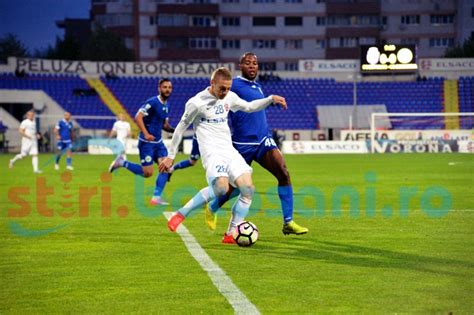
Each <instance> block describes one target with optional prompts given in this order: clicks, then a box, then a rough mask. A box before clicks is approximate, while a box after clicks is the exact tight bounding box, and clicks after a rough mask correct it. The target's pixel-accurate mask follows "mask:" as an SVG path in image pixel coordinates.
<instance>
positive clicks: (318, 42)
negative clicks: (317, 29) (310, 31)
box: [316, 39, 326, 49]
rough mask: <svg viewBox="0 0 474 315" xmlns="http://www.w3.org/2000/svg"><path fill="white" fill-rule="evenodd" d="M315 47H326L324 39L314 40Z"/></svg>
mask: <svg viewBox="0 0 474 315" xmlns="http://www.w3.org/2000/svg"><path fill="white" fill-rule="evenodd" d="M316 48H323V49H324V48H326V40H324V39H317V40H316Z"/></svg>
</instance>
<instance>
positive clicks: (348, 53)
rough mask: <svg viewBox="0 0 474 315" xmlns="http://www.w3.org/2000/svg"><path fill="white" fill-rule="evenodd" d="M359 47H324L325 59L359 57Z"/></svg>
mask: <svg viewBox="0 0 474 315" xmlns="http://www.w3.org/2000/svg"><path fill="white" fill-rule="evenodd" d="M359 56H360V52H359V47H349V48H345V47H341V48H339V47H338V48H326V59H359Z"/></svg>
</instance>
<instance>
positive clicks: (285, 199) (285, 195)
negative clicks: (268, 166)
mask: <svg viewBox="0 0 474 315" xmlns="http://www.w3.org/2000/svg"><path fill="white" fill-rule="evenodd" d="M278 196H280V202H281V209H282V211H283V221H284V222H285V223H288V222H290V221H291V220H293V187H292V186H291V185H290V186H278Z"/></svg>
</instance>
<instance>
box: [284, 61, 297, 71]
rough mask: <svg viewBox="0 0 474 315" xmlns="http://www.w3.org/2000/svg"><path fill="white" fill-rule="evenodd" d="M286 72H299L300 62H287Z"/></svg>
mask: <svg viewBox="0 0 474 315" xmlns="http://www.w3.org/2000/svg"><path fill="white" fill-rule="evenodd" d="M285 71H298V62H285Z"/></svg>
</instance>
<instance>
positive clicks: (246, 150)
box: [233, 136, 278, 165]
mask: <svg viewBox="0 0 474 315" xmlns="http://www.w3.org/2000/svg"><path fill="white" fill-rule="evenodd" d="M233 145H234V148H236V149H237V151H239V153H240V155H242V156H243V158H244V159H245V162H247V164H248V165H250V164H251V163H252V161H257V162H259V161H260V159H261V158H262V157H263V156H264V155H265V153H267V152H268V151H271V150H273V149H278V147H277V145H276V143H275V140H273V138H272V137H270V136H266V137H265V138H263V140H262V141H261V142H260V144H237V143H235V142H234V143H233Z"/></svg>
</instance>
